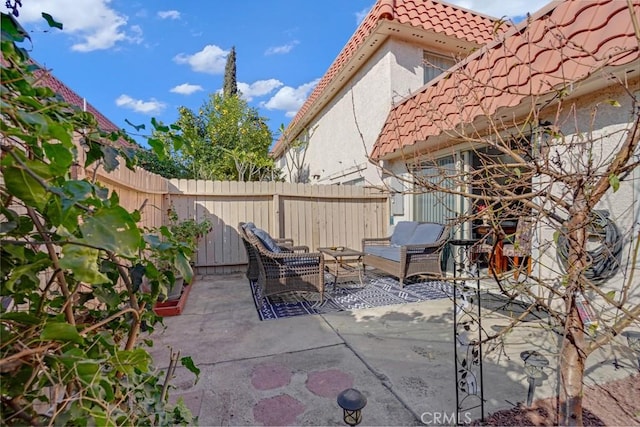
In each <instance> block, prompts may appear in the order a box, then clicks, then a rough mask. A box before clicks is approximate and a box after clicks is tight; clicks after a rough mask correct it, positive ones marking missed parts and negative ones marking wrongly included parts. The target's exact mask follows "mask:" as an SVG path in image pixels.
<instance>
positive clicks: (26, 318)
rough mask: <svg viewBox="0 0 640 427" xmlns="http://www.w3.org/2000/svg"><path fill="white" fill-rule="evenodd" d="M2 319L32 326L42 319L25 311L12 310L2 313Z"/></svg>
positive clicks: (0, 316) (0, 317)
mask: <svg viewBox="0 0 640 427" xmlns="http://www.w3.org/2000/svg"><path fill="white" fill-rule="evenodd" d="M0 319H2V321H7V322H15V323H21V324H23V325H30V326H33V325H37V324H38V323H40V319H39V318H38V317H36V316H34V315H32V314H29V313H26V312H24V311H10V312H7V313H1V314H0Z"/></svg>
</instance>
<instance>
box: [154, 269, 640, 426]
mask: <svg viewBox="0 0 640 427" xmlns="http://www.w3.org/2000/svg"><path fill="white" fill-rule="evenodd" d="M483 298H485V296H483ZM487 305H489V304H487ZM482 323H483V325H482V326H483V328H484V329H485V330H491V329H492V328H493V327H495V326H496V325H505V324H507V323H508V313H505V312H502V313H498V312H495V311H491V310H483V317H482ZM165 325H166V328H165V329H163V328H162V327H161V326H158V327H157V328H156V330H155V332H154V333H153V334H152V336H151V337H152V339H153V340H154V346H153V347H152V348H151V353H152V355H153V356H154V360H155V364H156V366H157V367H158V368H161V369H164V370H166V368H167V367H168V366H169V349H170V348H171V349H173V351H178V350H179V351H180V352H181V356H191V357H192V359H193V361H194V362H195V364H196V365H197V366H198V368H199V369H200V370H201V373H200V379H199V381H198V382H197V383H195V377H194V375H193V374H192V373H191V372H189V371H188V370H187V369H186V368H183V367H182V366H178V368H177V369H176V372H175V377H174V378H173V380H172V381H171V385H172V386H173V388H172V389H171V390H170V400H171V401H175V400H176V399H177V398H178V397H180V396H181V397H183V398H184V400H185V402H186V404H187V406H188V407H189V408H190V409H191V410H192V412H193V414H194V416H197V417H198V424H199V425H202V426H215V425H336V426H338V425H344V423H343V421H342V411H341V409H340V408H339V407H338V405H337V403H336V397H337V395H338V393H339V392H340V391H342V390H344V389H346V388H350V387H354V388H357V389H358V390H360V391H362V392H363V393H364V395H365V396H366V397H367V406H366V407H365V408H364V410H363V421H362V425H438V424H452V421H451V420H452V418H451V417H452V416H453V413H454V412H455V406H456V405H455V378H454V375H455V371H454V353H453V351H454V347H453V315H452V301H451V300H450V299H443V300H434V301H424V302H419V303H412V304H403V305H393V306H386V307H378V308H370V309H361V310H357V311H353V312H339V313H331V314H323V315H309V316H298V317H293V318H286V319H277V320H267V321H261V320H260V319H259V317H258V314H257V312H256V309H255V306H254V303H253V299H252V296H251V292H250V287H249V283H248V281H247V279H246V278H245V277H244V275H242V274H231V275H216V276H201V277H198V278H197V280H196V282H195V284H194V285H193V288H192V290H191V293H190V295H189V299H188V301H187V304H186V309H185V311H184V312H183V313H182V314H181V315H179V316H174V317H166V318H165ZM557 339H558V338H557V334H555V333H554V332H552V331H549V328H548V326H547V324H546V322H545V321H541V322H529V323H527V324H526V326H522V327H520V328H519V329H517V330H514V331H512V332H510V333H509V334H508V335H506V336H505V337H503V341H504V347H503V350H494V351H489V350H490V347H492V345H490V344H487V345H485V346H483V352H484V356H485V357H484V363H483V370H484V397H485V400H486V403H485V415H488V414H490V413H492V412H494V411H496V410H499V409H507V408H511V407H513V405H515V404H517V403H518V402H522V401H523V400H525V398H526V393H527V380H526V376H525V374H524V369H523V363H522V360H521V359H520V357H519V354H520V352H521V351H523V350H530V349H536V350H538V351H539V352H541V353H543V354H545V355H546V356H548V357H549V359H550V361H551V365H550V367H549V368H547V369H546V374H547V375H548V376H546V377H543V378H542V382H541V384H540V385H539V386H538V388H537V389H536V395H535V397H536V398H540V397H548V396H551V395H553V394H555V393H554V392H553V390H554V389H555V387H557V384H556V382H555V378H556V375H555V373H554V367H553V366H554V364H555V361H554V357H553V354H554V349H555V348H557ZM613 353H615V354H616V355H617V357H618V362H619V364H620V365H622V367H621V368H619V369H616V368H615V367H614V364H613V360H614V358H613V357H614V356H613ZM636 369H637V368H636V366H635V356H633V355H631V354H629V353H628V352H626V351H625V349H623V348H622V347H618V346H610V347H606V348H604V349H603V350H601V351H599V352H598V353H597V354H594V355H593V356H592V357H590V358H589V363H588V366H587V376H586V383H587V384H596V383H602V382H606V381H611V380H614V379H617V378H624V377H626V376H628V375H630V374H632V373H635V372H637V370H636ZM476 414H477V412H473V411H471V412H470V413H469V414H465V413H461V414H460V418H461V420H462V421H466V420H468V419H472V418H473V419H475V418H476Z"/></svg>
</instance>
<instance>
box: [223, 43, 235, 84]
mask: <svg viewBox="0 0 640 427" xmlns="http://www.w3.org/2000/svg"><path fill="white" fill-rule="evenodd" d="M222 93H223V94H224V96H235V95H237V94H238V83H237V81H236V48H235V46H234V47H232V48H231V52H229V56H227V63H226V64H225V67H224V86H223V89H222Z"/></svg>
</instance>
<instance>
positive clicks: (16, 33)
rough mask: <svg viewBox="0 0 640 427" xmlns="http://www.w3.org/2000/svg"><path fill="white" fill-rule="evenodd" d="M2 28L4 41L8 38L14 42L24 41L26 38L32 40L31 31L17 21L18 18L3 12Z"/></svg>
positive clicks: (0, 25)
mask: <svg viewBox="0 0 640 427" xmlns="http://www.w3.org/2000/svg"><path fill="white" fill-rule="evenodd" d="M0 28H1V29H2V30H1V31H2V41H4V40H8V41H12V42H18V43H19V42H22V41H24V39H29V40H31V37H29V33H27V32H26V31H25V29H24V28H22V26H21V25H20V24H19V23H18V21H16V19H15V18H14V17H13V16H11V15H9V14H6V13H3V14H2V21H1V24H0Z"/></svg>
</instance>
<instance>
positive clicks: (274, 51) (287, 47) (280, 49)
mask: <svg viewBox="0 0 640 427" xmlns="http://www.w3.org/2000/svg"><path fill="white" fill-rule="evenodd" d="M299 43H300V42H299V41H298V40H294V41H292V42H289V43H287V44H284V45H282V46H272V47H270V48H269V49H267V50H266V51H265V53H264V54H265V55H282V54H285V53H289V52H291V50H292V49H293V48H294V47H295V46H296V45H297V44H299Z"/></svg>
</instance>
